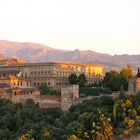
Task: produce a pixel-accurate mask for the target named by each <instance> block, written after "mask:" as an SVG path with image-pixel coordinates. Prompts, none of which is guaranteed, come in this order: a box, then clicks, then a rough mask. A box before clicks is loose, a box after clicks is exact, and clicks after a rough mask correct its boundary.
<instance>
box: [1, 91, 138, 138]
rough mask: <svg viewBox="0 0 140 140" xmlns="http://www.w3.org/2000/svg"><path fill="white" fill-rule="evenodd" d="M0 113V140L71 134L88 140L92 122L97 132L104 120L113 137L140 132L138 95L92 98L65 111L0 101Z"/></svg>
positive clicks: (61, 136)
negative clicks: (97, 127)
mask: <svg viewBox="0 0 140 140" xmlns="http://www.w3.org/2000/svg"><path fill="white" fill-rule="evenodd" d="M122 91H123V90H121V92H122ZM0 112H1V113H0V139H1V140H16V139H19V140H22V139H23V138H27V139H33V140H34V139H36V140H67V138H68V137H69V136H71V135H76V136H77V137H79V138H81V139H84V140H88V139H89V138H88V137H86V136H88V135H89V137H90V139H91V140H92V136H91V132H92V130H95V129H94V128H93V122H94V123H95V124H96V126H100V127H101V128H100V130H104V128H105V125H104V128H102V124H104V123H102V120H101V119H105V120H106V121H105V123H106V124H108V123H107V122H109V126H111V127H113V134H114V135H120V134H123V133H127V132H129V131H130V130H132V132H135V133H140V127H139V126H140V95H139V94H137V95H135V96H134V95H133V96H132V95H131V96H125V98H120V97H117V98H115V99H113V98H112V97H110V96H101V97H94V98H93V99H91V100H85V101H83V102H82V103H79V104H77V105H75V106H74V105H73V106H71V108H70V109H69V110H68V111H66V112H63V111H61V110H60V109H57V108H48V109H45V108H38V107H36V106H35V105H33V106H30V105H26V106H21V105H20V104H13V103H11V102H10V101H8V100H0ZM102 116H103V117H102ZM134 122H135V123H134ZM129 128H131V129H129ZM132 132H130V134H131V133H132Z"/></svg>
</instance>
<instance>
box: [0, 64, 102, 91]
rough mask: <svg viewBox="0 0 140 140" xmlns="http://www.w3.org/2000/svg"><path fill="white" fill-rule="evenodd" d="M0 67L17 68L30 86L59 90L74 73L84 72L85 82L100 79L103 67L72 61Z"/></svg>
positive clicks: (91, 82)
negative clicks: (44, 86) (42, 86)
mask: <svg viewBox="0 0 140 140" xmlns="http://www.w3.org/2000/svg"><path fill="white" fill-rule="evenodd" d="M0 69H2V70H5V69H10V70H19V71H20V73H19V76H20V77H21V78H24V79H26V80H27V81H30V83H31V86H35V87H38V86H40V85H43V84H45V85H47V86H48V87H50V88H52V89H56V90H58V89H59V90H60V89H61V87H63V86H66V85H68V77H69V76H70V75H71V74H72V73H75V74H76V75H77V76H78V75H80V74H81V73H84V74H85V76H86V79H87V84H93V83H94V82H98V81H99V80H100V79H102V76H103V67H102V66H100V65H95V64H73V63H60V62H48V63H25V64H17V65H10V66H0Z"/></svg>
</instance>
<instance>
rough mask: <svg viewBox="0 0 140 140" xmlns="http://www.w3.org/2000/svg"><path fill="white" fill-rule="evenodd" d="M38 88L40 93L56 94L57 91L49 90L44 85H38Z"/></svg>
mask: <svg viewBox="0 0 140 140" xmlns="http://www.w3.org/2000/svg"><path fill="white" fill-rule="evenodd" d="M39 90H40V94H41V95H58V93H56V91H54V90H51V89H50V88H49V87H47V86H46V85H40V87H39Z"/></svg>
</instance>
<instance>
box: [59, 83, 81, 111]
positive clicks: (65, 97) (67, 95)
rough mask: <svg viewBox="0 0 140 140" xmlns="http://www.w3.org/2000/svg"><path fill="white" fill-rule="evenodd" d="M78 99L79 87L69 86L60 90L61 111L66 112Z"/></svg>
mask: <svg viewBox="0 0 140 140" xmlns="http://www.w3.org/2000/svg"><path fill="white" fill-rule="evenodd" d="M78 99H79V86H78V85H71V86H66V87H63V88H61V109H62V110H68V109H69V108H70V107H71V105H72V104H74V103H75V102H76V101H77V100H78Z"/></svg>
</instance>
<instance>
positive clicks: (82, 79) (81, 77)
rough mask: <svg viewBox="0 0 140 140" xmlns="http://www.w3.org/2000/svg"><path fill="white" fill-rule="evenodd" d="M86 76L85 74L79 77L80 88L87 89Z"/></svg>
mask: <svg viewBox="0 0 140 140" xmlns="http://www.w3.org/2000/svg"><path fill="white" fill-rule="evenodd" d="M86 82H87V80H86V76H85V74H84V73H81V74H80V75H79V76H78V79H77V83H78V84H79V86H80V87H85V85H86Z"/></svg>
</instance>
